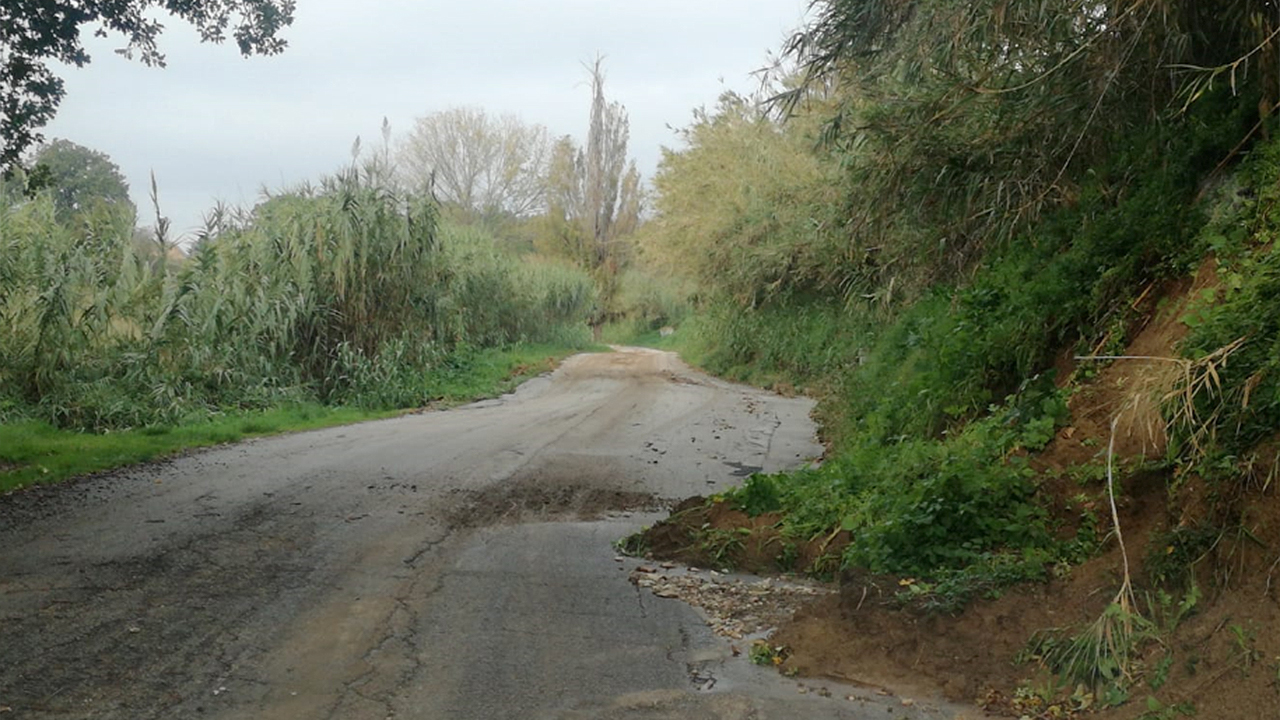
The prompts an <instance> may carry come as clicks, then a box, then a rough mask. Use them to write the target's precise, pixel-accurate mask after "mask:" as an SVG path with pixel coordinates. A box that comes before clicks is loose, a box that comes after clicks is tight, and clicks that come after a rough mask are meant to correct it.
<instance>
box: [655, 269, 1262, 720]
mask: <svg viewBox="0 0 1280 720" xmlns="http://www.w3.org/2000/svg"><path fill="white" fill-rule="evenodd" d="M1215 283H1216V279H1215V277H1214V275H1213V263H1212V261H1208V262H1206V263H1205V264H1204V266H1202V268H1201V269H1200V271H1199V273H1198V274H1197V275H1196V277H1195V278H1194V279H1188V280H1186V281H1183V282H1179V283H1174V284H1172V285H1169V286H1166V287H1163V288H1149V289H1148V292H1147V293H1144V294H1143V296H1142V297H1141V298H1140V299H1139V301H1138V303H1136V304H1135V308H1134V309H1135V311H1136V314H1137V316H1139V317H1140V318H1141V320H1139V321H1138V322H1137V324H1136V326H1135V327H1133V328H1131V329H1130V333H1129V336H1130V337H1132V338H1133V339H1132V341H1131V342H1130V344H1129V347H1128V348H1127V350H1126V352H1125V354H1126V355H1133V356H1153V357H1170V356H1173V355H1174V353H1175V350H1176V346H1177V343H1178V342H1179V341H1180V340H1181V339H1182V338H1183V337H1185V335H1186V326H1185V325H1183V324H1182V322H1181V320H1180V318H1181V316H1182V315H1183V313H1184V312H1185V309H1186V303H1187V302H1188V299H1189V298H1191V297H1195V296H1196V295H1198V294H1199V293H1200V291H1201V290H1203V289H1204V288H1207V287H1213V286H1214V284H1215ZM1072 356H1073V353H1071V352H1070V351H1068V352H1064V354H1063V356H1062V357H1061V358H1060V359H1059V362H1058V367H1057V370H1058V379H1059V382H1060V383H1061V384H1063V385H1064V386H1065V385H1066V384H1068V383H1075V384H1076V385H1077V387H1078V389H1077V391H1076V392H1075V393H1074V395H1073V396H1072V400H1071V402H1070V410H1071V417H1072V419H1071V423H1070V424H1069V426H1067V427H1065V428H1063V429H1062V430H1061V431H1060V432H1059V433H1058V435H1057V437H1056V438H1055V439H1054V440H1053V441H1052V442H1051V443H1050V445H1049V446H1048V447H1047V448H1046V449H1045V450H1044V451H1043V452H1042V453H1040V454H1038V455H1036V456H1034V457H1032V458H1030V460H1031V463H1032V465H1033V467H1035V468H1036V469H1037V470H1038V471H1039V475H1040V483H1041V485H1040V496H1041V498H1042V500H1043V501H1044V503H1045V504H1046V505H1048V506H1049V507H1050V508H1052V509H1054V510H1055V511H1056V513H1057V514H1058V516H1059V518H1060V520H1061V521H1062V524H1063V527H1064V530H1065V531H1067V532H1071V531H1073V530H1074V527H1075V525H1076V523H1077V522H1078V521H1079V517H1080V513H1081V512H1082V511H1089V512H1092V513H1094V514H1095V515H1096V516H1098V517H1099V518H1101V519H1102V527H1101V532H1104V533H1105V532H1108V531H1109V530H1110V529H1111V523H1110V521H1109V516H1110V510H1109V507H1108V505H1107V504H1106V502H1105V483H1103V482H1101V481H1100V480H1099V478H1100V474H1099V469H1100V468H1102V467H1103V461H1104V460H1105V452H1106V448H1107V446H1108V442H1109V440H1110V427H1111V423H1112V420H1113V419H1115V420H1116V438H1115V439H1116V446H1115V447H1116V460H1117V464H1118V466H1119V467H1120V468H1121V470H1120V471H1119V474H1118V477H1117V480H1118V488H1117V492H1118V495H1119V497H1118V505H1119V508H1118V509H1119V517H1120V525H1121V529H1122V531H1123V534H1124V538H1125V541H1126V544H1127V547H1128V550H1129V554H1130V557H1129V560H1130V562H1131V563H1132V566H1133V569H1134V571H1133V576H1132V579H1133V582H1134V584H1135V587H1136V588H1137V589H1138V597H1139V598H1140V603H1142V606H1141V607H1139V608H1138V610H1139V611H1140V612H1142V613H1143V615H1144V616H1145V617H1147V618H1148V619H1151V620H1154V621H1156V622H1157V623H1164V624H1165V626H1164V627H1163V629H1162V630H1161V631H1160V633H1159V640H1157V641H1151V642H1148V643H1146V644H1145V646H1144V651H1143V652H1144V657H1143V659H1142V662H1141V663H1140V664H1139V665H1138V666H1137V668H1136V669H1137V672H1138V673H1139V678H1138V681H1137V682H1136V684H1135V685H1134V688H1133V690H1132V700H1131V701H1130V702H1129V703H1127V704H1126V705H1123V706H1120V707H1117V708H1113V709H1109V710H1105V711H1098V710H1097V709H1096V708H1095V709H1094V710H1091V711H1088V712H1081V713H1079V716H1086V715H1087V716H1088V717H1098V718H1102V719H1103V720H1136V719H1141V720H1173V719H1174V718H1176V717H1181V714H1176V713H1175V712H1174V711H1172V710H1167V711H1166V712H1167V713H1168V714H1163V715H1162V714H1155V713H1154V712H1153V711H1152V710H1151V709H1150V708H1151V707H1156V705H1154V704H1153V705H1151V706H1149V705H1148V702H1149V700H1148V699H1149V698H1154V699H1155V700H1156V701H1157V702H1158V703H1159V706H1161V707H1164V708H1170V707H1172V706H1176V705H1179V704H1183V703H1189V704H1191V705H1192V706H1194V708H1195V717H1197V718H1199V719H1200V720H1253V719H1258V720H1261V719H1263V718H1276V717H1280V711H1278V710H1277V709H1276V708H1277V707H1280V596H1278V594H1277V593H1278V592H1280V589H1278V586H1280V502H1277V500H1276V498H1275V491H1274V488H1273V487H1271V486H1266V485H1264V484H1261V483H1260V484H1258V485H1255V486H1252V487H1248V488H1241V489H1240V490H1239V491H1238V492H1231V493H1226V494H1225V495H1224V493H1223V492H1222V491H1221V490H1217V491H1215V490H1213V489H1211V488H1209V487H1208V486H1207V485H1206V484H1205V483H1204V482H1203V481H1202V480H1200V479H1198V478H1196V477H1194V476H1185V477H1178V478H1175V477H1173V475H1172V473H1171V471H1169V470H1144V469H1142V468H1143V467H1144V465H1143V460H1144V459H1147V458H1159V457H1161V456H1162V455H1163V453H1164V451H1165V444H1166V442H1167V439H1166V436H1165V429H1164V424H1163V422H1162V421H1161V419H1160V414H1159V409H1158V405H1159V399H1160V397H1161V396H1162V395H1163V393H1164V392H1166V391H1167V390H1168V389H1169V387H1170V386H1171V382H1172V380H1173V379H1174V378H1172V377H1171V374H1170V369H1171V368H1173V369H1174V371H1175V372H1176V368H1177V366H1176V365H1173V364H1169V363H1162V362H1158V361H1116V362H1111V363H1106V364H1100V365H1099V367H1100V368H1101V369H1100V370H1098V371H1096V372H1093V370H1094V368H1093V367H1089V366H1088V365H1082V364H1081V363H1079V362H1077V361H1076V360H1075V359H1074V358H1073V357H1072ZM1085 362H1088V361H1085ZM1263 450H1266V449H1265V448H1264V449H1263ZM1275 454H1276V453H1275V448H1271V450H1270V452H1269V453H1268V452H1260V453H1259V456H1260V457H1262V458H1264V459H1265V458H1266V457H1272V456H1274V455H1275ZM1090 467H1092V470H1091V471H1090V470H1088V468H1090ZM1264 470H1265V468H1264ZM1086 478H1092V479H1086ZM1171 487H1176V488H1177V489H1176V490H1174V491H1171V490H1170V488H1171ZM780 520H781V517H780V516H778V515H774V514H769V515H762V516H760V517H755V518H752V517H748V516H747V515H746V514H745V513H742V512H740V511H738V510H736V509H734V508H733V507H732V506H731V504H730V503H726V502H708V501H706V500H704V499H703V498H694V499H691V500H689V501H686V502H685V503H683V504H681V505H680V506H677V507H676V508H675V510H674V511H673V513H672V515H671V517H670V518H668V519H667V520H666V521H664V522H662V523H659V524H658V525H656V526H655V527H654V528H652V529H650V530H649V531H647V532H646V533H645V535H644V543H645V546H646V547H647V548H648V550H649V552H650V554H651V555H652V556H653V557H655V558H670V559H673V560H676V561H679V562H682V563H690V564H694V565H702V566H707V565H708V564H710V566H712V567H716V566H728V565H733V566H735V567H740V568H743V569H747V570H751V571H756V572H774V573H777V572H782V571H795V570H798V571H810V572H813V571H816V572H817V573H818V574H819V575H827V576H830V575H831V574H833V571H834V568H835V567H836V564H837V563H838V558H839V553H840V551H841V550H842V549H843V547H844V546H845V545H846V544H847V542H848V538H847V536H845V535H843V534H840V533H837V534H835V535H832V536H829V537H821V538H817V539H814V540H810V541H808V542H803V543H795V542H794V540H792V541H790V542H791V545H792V547H791V548H790V550H789V551H788V553H786V555H785V556H783V555H780V552H779V550H780V548H782V547H783V546H784V544H786V543H787V542H788V540H787V539H786V538H784V537H782V536H781V535H780V533H779V531H778V529H777V528H778V524H779V521H780ZM1205 527H1227V528H1231V530H1229V531H1226V532H1221V533H1220V534H1219V535H1217V536H1216V537H1213V538H1211V539H1210V540H1211V545H1210V546H1208V547H1201V548H1199V549H1198V551H1197V552H1196V556H1195V557H1190V558H1186V560H1187V561H1188V562H1189V563H1190V565H1191V569H1192V572H1193V573H1194V576H1195V579H1196V584H1197V585H1198V587H1199V588H1200V590H1201V597H1200V599H1199V601H1198V602H1197V604H1196V608H1195V611H1194V612H1193V613H1192V614H1191V615H1190V616H1189V617H1187V618H1186V619H1184V620H1182V621H1181V622H1180V623H1178V624H1176V626H1173V627H1170V626H1169V623H1168V620H1167V615H1168V613H1167V608H1165V609H1163V610H1162V609H1161V608H1160V606H1159V601H1153V600H1152V598H1155V597H1156V594H1155V593H1156V589H1157V587H1158V586H1160V585H1161V583H1159V582H1157V579H1156V578H1155V577H1153V574H1154V573H1153V568H1159V567H1161V561H1162V558H1164V557H1168V556H1171V555H1172V554H1173V553H1174V552H1175V551H1177V552H1182V550H1181V549H1179V548H1178V547H1175V541H1174V540H1172V538H1174V537H1176V534H1177V533H1187V532H1192V531H1196V530H1197V529H1200V528H1205ZM708 531H710V535H709V534H708ZM708 537H736V538H738V541H737V543H735V545H734V547H733V549H732V551H731V552H717V547H718V546H716V545H715V543H708V542H707V540H706V539H707V538H708ZM1206 544H1209V543H1206ZM1192 561H1193V562H1192ZM838 575H839V577H838V580H837V586H838V588H837V589H838V591H837V592H836V593H834V594H832V595H826V596H819V597H817V598H815V599H814V600H813V601H812V602H810V603H808V604H806V605H805V606H803V607H802V608H801V609H800V610H799V611H797V612H796V613H795V615H794V617H793V618H792V619H791V620H790V621H788V622H785V623H783V624H782V626H781V627H780V628H779V629H778V630H777V632H776V633H774V634H773V635H772V637H771V638H770V641H769V642H770V644H772V645H775V646H781V647H786V648H787V651H788V655H787V658H786V660H785V662H784V663H783V664H782V666H781V669H782V670H783V671H785V672H794V673H798V674H799V675H801V676H802V677H820V678H830V679H834V680H839V681H843V682H847V683H855V684H865V685H868V686H872V687H882V688H887V689H891V690H893V691H895V692H899V693H903V694H920V695H929V694H941V695H943V696H945V697H947V698H948V699H950V700H953V701H957V702H965V703H971V704H972V705H973V707H974V708H975V713H982V712H985V713H988V714H991V715H1007V716H1011V717H1027V718H1036V719H1039V718H1060V717H1067V716H1075V714H1074V713H1072V712H1070V711H1069V707H1070V703H1068V702H1065V700H1066V696H1068V695H1070V693H1071V690H1072V688H1066V689H1064V690H1059V691H1058V693H1057V698H1058V701H1059V702H1057V704H1056V708H1051V707H1050V705H1051V704H1053V703H1046V704H1045V705H1044V706H1043V707H1042V708H1041V709H1039V710H1036V709H1034V708H1029V707H1028V706H1027V705H1015V703H1014V702H1013V698H1014V696H1015V693H1016V692H1017V691H1018V689H1019V688H1024V689H1034V690H1040V691H1050V690H1052V688H1053V687H1054V679H1053V678H1052V677H1051V676H1049V675H1048V674H1047V673H1046V672H1045V671H1044V670H1043V669H1042V668H1039V667H1037V666H1036V664H1035V663H1034V662H1018V661H1017V658H1018V656H1019V654H1020V653H1021V652H1022V651H1024V650H1025V649H1026V648H1027V647H1028V643H1029V641H1030V640H1031V639H1032V637H1033V636H1034V635H1035V634H1036V633H1039V632H1044V631H1059V632H1076V631H1079V630H1081V629H1083V628H1085V627H1087V626H1088V625H1089V624H1091V623H1093V622H1094V621H1095V620H1097V619H1098V618H1099V616H1100V615H1101V614H1102V613H1103V611H1104V609H1106V607H1107V605H1108V604H1109V603H1110V602H1111V601H1112V600H1113V599H1114V598H1115V596H1116V593H1117V591H1118V590H1119V588H1120V587H1121V584H1122V582H1123V558H1122V555H1121V552H1120V548H1119V547H1118V545H1117V543H1115V541H1114V540H1109V541H1108V542H1107V544H1106V545H1105V546H1104V550H1103V552H1102V553H1101V554H1100V555H1099V556H1097V557H1095V558H1093V559H1091V560H1089V561H1087V562H1085V563H1083V564H1082V565H1080V566H1077V567H1074V568H1071V569H1070V570H1069V571H1068V572H1063V573H1055V574H1054V577H1053V579H1051V580H1050V581H1049V582H1047V583H1043V584H1034V585H1025V586H1020V587H1014V588H1010V589H1008V590H1007V591H1005V592H1003V593H1002V594H1001V595H1000V596H999V597H997V598H988V599H982V600H978V601H974V602H972V603H970V604H969V605H968V606H967V607H966V608H965V609H964V610H963V611H962V612H960V613H957V614H955V615H947V614H939V613H930V612H925V611H922V610H919V609H917V608H913V607H912V606H911V604H910V603H903V602H900V601H899V600H898V598H897V597H896V596H897V595H898V594H899V592H900V591H901V590H902V586H901V585H900V584H899V581H900V580H901V578H897V577H877V576H872V575H868V574H865V573H860V572H857V571H845V572H840V573H838ZM1165 587H1168V583H1167V582H1166V583H1165ZM1169 592H1170V593H1171V597H1172V600H1173V602H1174V603H1176V602H1178V601H1180V600H1182V599H1184V598H1185V597H1186V595H1185V592H1186V586H1185V585H1183V586H1181V587H1178V586H1177V585H1176V583H1175V586H1174V587H1169ZM1165 664H1167V665H1168V668H1167V670H1160V669H1159V668H1161V666H1163V665H1165ZM1162 676H1163V677H1162ZM979 708H981V710H980V709H979ZM1149 713H1150V714H1149Z"/></svg>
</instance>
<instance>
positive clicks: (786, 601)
mask: <svg viewBox="0 0 1280 720" xmlns="http://www.w3.org/2000/svg"><path fill="white" fill-rule="evenodd" d="M697 572H698V571H697V570H695V569H694V568H689V569H688V570H687V571H684V572H680V571H678V570H677V571H676V572H672V573H666V572H658V571H657V570H656V569H655V568H653V567H652V566H646V565H641V566H638V567H636V568H635V569H634V570H632V571H631V575H630V580H631V583H632V584H633V585H635V586H636V587H639V588H644V589H647V590H649V591H650V592H652V593H653V594H654V595H655V596H656V597H660V598H667V599H676V600H682V601H684V602H686V603H688V604H690V605H692V606H694V607H696V608H698V609H699V610H701V611H702V612H703V614H704V615H705V616H706V618H707V624H708V625H710V626H711V629H712V631H714V632H715V633H716V634H717V635H721V636H723V637H727V638H731V639H734V640H741V639H742V638H744V637H748V636H751V635H755V634H758V633H765V632H768V631H770V630H773V629H774V628H776V627H778V625H780V624H781V623H782V622H784V621H786V620H789V619H791V617H792V616H793V615H794V614H795V612H796V610H798V609H800V608H801V607H802V606H803V605H805V604H807V603H809V602H810V601H812V600H813V599H814V598H818V597H822V596H825V595H830V594H833V593H835V592H836V591H835V589H833V588H828V587H825V586H822V585H818V584H815V583H807V582H802V581H796V580H782V579H778V578H764V579H762V580H757V581H750V582H749V581H746V580H743V579H742V578H729V577H726V576H724V575H721V574H720V573H716V572H713V573H711V574H710V575H711V577H709V576H706V575H701V574H695V573H697Z"/></svg>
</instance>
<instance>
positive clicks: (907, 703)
mask: <svg viewBox="0 0 1280 720" xmlns="http://www.w3.org/2000/svg"><path fill="white" fill-rule="evenodd" d="M915 704H916V701H915V700H912V699H911V698H902V706H903V707H911V706H913V705H915Z"/></svg>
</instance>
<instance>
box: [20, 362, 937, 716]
mask: <svg viewBox="0 0 1280 720" xmlns="http://www.w3.org/2000/svg"><path fill="white" fill-rule="evenodd" d="M810 409H811V404H810V403H809V402H808V401H806V400H803V399H786V398H782V397H779V396H776V395H771V394H768V393H764V392H761V391H758V390H754V389H751V388H746V387H742V386H737V385H731V384H728V383H724V382H721V381H719V380H715V379H712V378H709V377H706V376H704V375H701V374H699V373H695V372H693V371H691V370H689V369H688V368H687V367H686V366H684V365H683V364H682V363H680V361H679V360H678V359H677V358H676V357H675V356H674V355H671V354H669V353H660V352H656V351H647V350H635V349H624V350H622V351H619V352H615V353H606V354H597V355H581V356H577V357H574V358H571V359H570V360H569V361H567V362H566V363H565V364H564V365H563V366H562V367H561V368H560V369H559V370H557V371H556V372H555V373H553V374H552V375H551V376H548V377H544V378H540V379H538V380H535V381H532V382H530V383H527V384H526V385H524V386H522V387H521V389H520V390H518V391H517V392H516V393H514V394H512V395H509V396H507V397H505V398H502V399H499V400H493V401H487V402H483V403H477V404H475V405H471V406H468V407H465V408H460V409H456V410H451V411H446V412H431V413H423V414H419V415H412V416H406V417H403V418H399V419H395V420H388V421H380V422H373V423H366V424H362V425H356V426H349V427H342V428H333V429H329V430H323V431H317V432H309V433H301V434H296V435H290V436H284V437H278V438H271V439H264V440H258V441H253V442H248V443H243V444H239V445H234V446H227V447H223V448H218V449H215V450H211V451H206V452H201V453H197V454H194V455H191V456H188V457H184V458H180V459H176V460H172V461H167V462H164V463H159V464H155V465H150V466H145V467H140V468H136V469H132V470H129V471H126V472H121V473H116V474H112V475H106V476H99V477H95V478H90V479H86V480H81V481H78V482H73V483H70V484H66V485H63V486H60V487H52V488H36V489H32V490H28V491H24V492H20V493H15V494H13V495H10V496H8V497H4V498H0V714H2V715H3V716H4V717H13V718H104V719H113V718H122V719H123V718H128V719H130V720H140V719H143V718H268V719H270V718H307V719H310V718H343V719H345V718H352V719H363V718H369V719H374V720H384V719H386V718H461V719H468V718H476V719H479V718H566V719H567V718H666V717H673V718H675V717H678V718H795V717H803V718H808V717H812V718H869V717H876V718H883V717H885V716H886V710H888V711H890V712H893V713H894V714H893V715H892V717H900V718H901V717H907V718H910V717H930V718H932V717H944V716H945V717H950V715H943V714H941V711H936V712H935V711H931V710H930V709H929V708H927V707H924V706H923V705H921V706H916V707H910V708H908V707H895V702H894V699H886V700H884V701H882V702H881V701H871V702H867V701H861V702H850V701H847V700H845V699H843V691H841V690H840V689H836V690H835V691H834V696H835V697H834V698H821V697H817V696H816V695H813V694H805V695H801V694H799V693H798V692H797V686H796V684H795V682H794V681H789V680H786V679H784V678H781V677H780V676H778V675H777V674H776V673H773V672H772V671H768V670H762V669H759V668H754V667H752V666H751V665H750V664H749V663H747V661H746V660H745V658H742V657H734V656H733V653H732V652H731V648H730V646H729V644H728V643H727V642H726V641H723V640H721V639H719V638H717V637H715V636H714V635H713V634H712V633H711V632H710V631H709V630H708V629H707V627H706V625H705V623H704V622H703V621H702V619H701V618H700V617H699V615H698V614H697V613H696V612H695V611H694V610H693V609H692V608H690V607H688V606H686V605H684V604H682V603H680V602H678V601H674V600H663V599H659V598H657V597H654V596H653V595H651V594H649V593H648V592H647V591H644V590H640V589H637V588H636V587H635V586H633V585H631V584H630V583H629V582H628V580H627V573H626V572H625V570H626V569H629V566H628V565H626V564H623V563H618V562H616V561H615V559H614V552H613V550H612V548H611V547H610V543H611V542H612V541H613V540H614V539H616V538H618V537H621V536H623V535H626V534H628V533H630V532H633V531H634V530H636V529H638V528H639V527H640V526H641V525H642V524H644V523H646V522H651V521H652V519H653V516H652V515H651V514H646V513H651V512H652V511H655V510H657V509H659V508H660V507H661V506H662V505H663V503H664V502H665V501H669V500H671V499H677V498H683V497H686V496H689V495H693V494H703V493H707V492H715V491H717V490H720V489H723V488H725V487H727V486H729V485H730V484H732V483H733V482H736V481H737V480H738V479H739V478H741V477H742V476H743V475H744V474H749V473H750V472H752V471H755V470H758V469H763V470H766V471H775V470H780V469H784V468H787V467H793V466H796V465H799V464H801V463H804V462H807V461H808V460H809V459H811V458H813V457H815V456H816V455H818V454H819V453H820V452H821V448H820V447H819V446H818V445H816V444H815V441H814V439H813V433H814V428H813V425H812V423H811V422H810V420H809V419H808V412H809V410H810Z"/></svg>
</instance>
